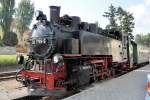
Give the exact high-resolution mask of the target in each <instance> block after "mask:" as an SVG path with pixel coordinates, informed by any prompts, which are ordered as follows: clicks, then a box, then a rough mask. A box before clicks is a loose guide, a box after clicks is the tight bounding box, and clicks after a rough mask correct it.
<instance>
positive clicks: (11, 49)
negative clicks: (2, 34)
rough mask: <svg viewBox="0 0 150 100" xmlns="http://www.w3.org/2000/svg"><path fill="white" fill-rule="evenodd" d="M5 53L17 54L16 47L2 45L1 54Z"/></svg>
mask: <svg viewBox="0 0 150 100" xmlns="http://www.w3.org/2000/svg"><path fill="white" fill-rule="evenodd" d="M4 54H7V55H9V54H16V47H9V46H6V47H0V55H4Z"/></svg>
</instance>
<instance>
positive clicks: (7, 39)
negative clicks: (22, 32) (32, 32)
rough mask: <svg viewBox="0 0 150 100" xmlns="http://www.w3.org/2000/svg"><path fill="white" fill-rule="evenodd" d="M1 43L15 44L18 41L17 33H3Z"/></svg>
mask: <svg viewBox="0 0 150 100" xmlns="http://www.w3.org/2000/svg"><path fill="white" fill-rule="evenodd" d="M3 43H4V44H5V45H7V46H15V45H17V43H18V39H17V35H16V33H14V32H8V33H6V34H4V37H3Z"/></svg>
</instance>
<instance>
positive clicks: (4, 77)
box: [0, 71, 17, 81]
mask: <svg viewBox="0 0 150 100" xmlns="http://www.w3.org/2000/svg"><path fill="white" fill-rule="evenodd" d="M16 73H17V72H16V71H12V72H2V73H0V81H4V80H8V79H14V78H15V77H16Z"/></svg>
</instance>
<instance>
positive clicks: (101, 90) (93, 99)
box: [64, 65, 150, 100]
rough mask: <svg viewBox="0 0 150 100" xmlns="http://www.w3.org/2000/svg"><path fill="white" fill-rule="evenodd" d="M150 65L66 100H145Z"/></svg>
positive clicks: (98, 84) (96, 85) (94, 85)
mask: <svg viewBox="0 0 150 100" xmlns="http://www.w3.org/2000/svg"><path fill="white" fill-rule="evenodd" d="M147 73H150V65H147V66H145V67H143V68H140V69H137V70H134V71H132V72H130V73H127V74H125V75H123V76H120V77H118V78H114V79H111V80H108V81H105V82H102V83H96V84H93V86H92V87H90V88H88V89H86V90H84V91H83V92H80V93H78V94H75V95H73V96H71V97H68V98H65V99H64V100H144V97H145V95H146V88H147V82H146V81H147Z"/></svg>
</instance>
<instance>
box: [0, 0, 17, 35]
mask: <svg viewBox="0 0 150 100" xmlns="http://www.w3.org/2000/svg"><path fill="white" fill-rule="evenodd" d="M0 3H1V8H0V26H1V28H2V32H3V33H4V35H6V34H7V32H9V31H10V25H11V22H12V19H13V18H12V16H13V14H14V5H15V0H1V1H0Z"/></svg>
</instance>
